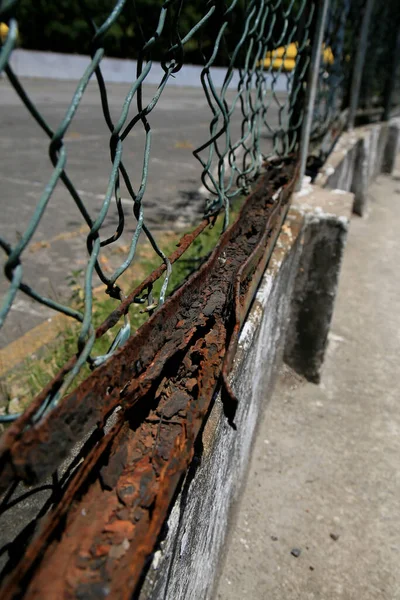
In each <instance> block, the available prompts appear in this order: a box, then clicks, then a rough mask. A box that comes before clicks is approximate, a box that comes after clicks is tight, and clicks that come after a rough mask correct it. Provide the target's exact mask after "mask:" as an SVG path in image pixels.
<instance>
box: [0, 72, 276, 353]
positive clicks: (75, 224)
mask: <svg viewBox="0 0 400 600" xmlns="http://www.w3.org/2000/svg"><path fill="white" fill-rule="evenodd" d="M23 84H24V86H25V88H26V90H27V92H28V94H29V95H30V96H31V98H32V100H33V101H34V102H35V103H36V105H37V106H38V108H39V109H40V111H41V112H42V114H43V116H44V117H45V118H46V120H47V121H48V123H49V124H50V125H51V127H52V128H57V126H58V124H59V123H60V122H61V121H62V119H63V117H64V115H65V112H66V110H67V107H68V104H69V102H70V100H71V97H72V95H73V92H74V90H75V88H76V83H75V82H71V81H50V80H39V79H26V80H23ZM128 89H129V85H128V84H118V83H113V84H112V85H108V90H109V102H110V108H111V113H112V117H113V119H115V120H117V119H118V118H119V115H120V112H121V109H122V105H123V102H124V99H125V96H126V93H127V91H128ZM156 89H157V88H156V86H154V85H146V86H145V88H144V97H145V100H146V99H149V98H151V97H152V96H153V95H154V93H155V91H156ZM233 94H234V92H229V93H228V99H229V100H232V98H233ZM282 97H285V95H283V96H282ZM0 99H1V100H0V123H1V136H0V208H1V219H0V235H1V236H3V237H4V238H5V239H6V240H7V241H8V242H9V243H11V244H13V243H15V242H16V240H17V239H18V238H19V236H20V235H21V233H22V232H23V231H24V230H25V228H26V226H27V224H28V222H29V219H30V218H31V216H32V215H33V212H34V209H35V206H36V204H37V202H38V200H39V198H40V195H41V193H42V191H43V189H44V187H45V185H46V183H47V182H48V180H49V178H50V175H51V173H52V166H51V163H50V160H49V158H48V145H49V140H48V138H47V137H46V135H45V134H44V133H43V132H42V131H41V129H40V128H39V127H38V125H37V124H36V123H35V122H34V120H33V119H32V118H31V116H30V115H29V113H28V112H27V110H26V109H25V107H24V106H23V105H22V103H21V101H20V100H19V98H18V96H17V95H16V93H15V91H14V90H13V88H12V87H11V86H10V84H9V83H8V80H7V79H6V78H3V79H1V80H0ZM239 112H240V111H237V112H235V114H234V116H233V118H232V136H233V139H235V137H237V136H238V135H239V131H240V115H239ZM134 114H135V108H134V107H133V108H132V116H133V115H134ZM277 115H278V109H277V106H276V104H274V103H272V106H271V110H270V122H271V125H272V127H273V126H274V124H276V123H277V118H278V117H277ZM210 119H211V110H210V108H209V107H208V105H207V102H206V99H205V96H204V93H203V91H202V90H201V89H193V88H183V87H181V88H178V87H172V88H168V87H167V88H166V89H165V90H164V92H163V95H162V96H161V98H160V100H159V103H158V105H157V107H156V109H155V110H154V111H153V112H152V113H151V114H150V115H149V117H148V120H149V122H150V124H151V127H152V148H151V158H150V166H149V178H148V183H147V188H146V193H145V196H144V199H143V206H144V213H145V219H146V222H147V224H148V226H149V227H150V228H151V229H152V230H154V231H155V232H156V237H157V230H159V229H177V230H179V229H182V227H184V226H186V227H187V226H188V224H189V223H191V222H196V221H198V220H199V219H200V216H201V214H202V213H203V210H204V203H205V198H204V196H203V195H202V194H201V193H199V187H200V184H201V181H200V175H201V171H202V167H201V165H200V164H199V162H198V161H197V160H196V158H195V157H194V156H193V154H192V153H193V150H194V149H195V148H196V147H198V146H200V145H201V144H202V143H204V142H205V141H206V140H207V139H208V138H209V123H210ZM65 144H66V149H67V155H68V158H67V172H68V174H69V175H70V177H71V179H72V180H73V182H74V184H75V186H76V188H77V189H78V190H80V192H81V196H82V198H83V199H84V201H85V202H86V205H87V207H88V210H89V212H90V214H91V215H92V217H93V218H96V216H97V215H98V214H99V211H100V208H101V205H102V202H103V199H104V194H105V192H106V189H107V184H108V178H109V175H110V171H111V163H110V157H109V133H108V130H107V127H106V124H105V122H104V118H103V116H102V111H101V105H100V99H99V93H98V88H97V84H96V83H95V82H91V83H90V84H89V86H88V88H87V90H86V92H85V94H84V96H83V99H82V102H81V104H80V106H79V109H78V111H77V113H76V115H75V117H74V119H73V122H72V124H71V126H70V128H69V129H68V132H67V134H66V136H65ZM270 147H271V139H270V138H269V137H267V136H266V137H265V139H263V149H264V150H265V151H267V149H268V148H270ZM143 149H144V130H143V127H142V126H141V124H139V125H138V126H136V127H135V128H134V130H133V131H132V132H131V133H130V135H129V136H128V137H127V139H126V140H125V142H124V151H123V158H124V161H125V164H126V166H127V169H128V171H129V174H130V176H131V180H132V182H133V187H134V189H135V190H137V189H138V188H139V185H140V180H141V176H142V164H143ZM122 196H123V206H124V210H125V215H126V232H125V234H124V235H123V237H122V238H121V240H120V243H121V245H123V246H126V244H127V243H128V242H129V240H130V238H131V235H132V232H133V231H134V228H135V225H136V220H135V219H134V217H133V214H132V202H131V201H130V199H129V195H128V193H127V191H126V189H125V188H124V187H123V188H122ZM116 223H117V213H116V209H115V206H114V205H113V204H112V205H111V207H110V210H109V215H108V216H107V219H106V222H105V226H104V230H103V231H102V236H103V235H104V236H106V235H107V234H109V233H113V232H114V231H115V226H116ZM83 224H84V222H83V219H82V217H81V215H80V213H79V211H78V209H77V208H76V206H75V204H74V202H73V200H72V198H71V197H70V195H69V193H68V191H67V190H66V189H65V188H64V186H63V185H62V183H59V184H58V185H57V188H56V190H55V192H54V194H53V196H52V198H51V200H50V202H49V204H48V207H47V209H46V213H45V215H44V217H43V219H42V221H41V223H40V225H39V227H38V230H37V232H36V233H35V235H34V237H33V239H32V242H31V245H30V247H28V249H27V250H26V251H25V253H24V256H23V264H24V267H25V268H24V279H25V281H27V282H28V283H30V284H33V283H34V284H35V285H36V288H37V289H39V290H40V291H41V292H42V293H43V294H47V295H49V296H50V297H52V298H59V299H62V298H65V297H66V296H67V295H68V287H67V284H66V282H67V277H68V275H70V273H71V271H73V270H76V269H81V268H83V267H84V266H85V263H86V261H87V251H86V245H85V235H86V233H85V232H81V231H80V228H81V227H82V225H83ZM177 239H178V238H177ZM60 240H61V241H62V243H60ZM32 248H33V249H34V250H32ZM3 262H4V258H2V264H3ZM93 283H94V285H95V286H96V285H98V284H99V281H98V280H96V279H94V281H93ZM7 287H8V281H7V280H6V279H5V277H4V276H3V275H1V277H0V295H1V296H3V294H4V293H5V291H6V289H7ZM52 314H54V313H53V311H51V310H49V309H47V308H44V307H42V306H38V305H36V304H33V303H32V301H30V300H29V299H27V298H26V297H25V296H23V295H22V294H20V295H19V296H18V304H17V305H16V308H14V309H12V311H11V313H10V315H9V317H8V319H7V322H6V324H5V326H4V327H3V329H2V332H1V333H0V345H1V346H4V345H6V344H7V343H9V342H11V341H13V340H14V339H15V338H16V337H18V336H19V335H21V334H23V333H24V332H26V331H28V330H29V329H31V328H32V327H34V326H35V325H37V324H38V323H40V322H41V321H43V319H46V318H48V317H50V316H51V315H52Z"/></svg>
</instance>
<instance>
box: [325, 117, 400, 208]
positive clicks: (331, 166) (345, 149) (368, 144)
mask: <svg viewBox="0 0 400 600" xmlns="http://www.w3.org/2000/svg"><path fill="white" fill-rule="evenodd" d="M399 140H400V118H395V119H392V120H391V121H389V122H387V123H375V124H373V125H368V126H366V127H359V128H357V129H354V130H352V131H348V132H345V133H343V134H342V136H341V137H340V139H339V141H338V143H337V144H336V146H335V149H334V151H333V152H332V154H331V155H330V156H329V158H328V160H327V162H326V163H325V165H324V167H323V168H322V169H321V172H320V173H319V175H318V177H317V178H316V181H315V183H316V185H319V186H321V187H327V188H331V189H341V190H346V191H351V192H353V193H354V207H353V210H354V212H355V213H356V214H358V215H360V216H363V215H364V214H365V212H366V211H367V190H368V186H369V184H370V182H371V181H372V179H374V178H375V177H376V176H377V175H378V174H379V173H382V172H383V173H391V172H392V170H393V168H394V159H395V157H396V154H397V152H398V150H399V143H400V142H399Z"/></svg>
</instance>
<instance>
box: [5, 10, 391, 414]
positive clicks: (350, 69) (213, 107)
mask: <svg viewBox="0 0 400 600" xmlns="http://www.w3.org/2000/svg"><path fill="white" fill-rule="evenodd" d="M28 4H29V3H27V2H26V1H24V2H18V0H2V2H1V3H0V21H1V22H3V23H4V24H6V27H7V32H6V34H2V46H1V54H0V71H2V72H4V73H5V75H6V77H7V78H8V81H9V84H10V85H11V86H12V87H13V89H14V90H15V92H16V93H17V95H18V96H19V99H20V102H21V103H22V105H24V107H25V109H26V110H27V113H28V114H29V115H30V118H31V119H33V120H34V121H35V122H36V124H37V126H38V128H39V129H40V130H41V132H42V135H43V136H47V138H48V140H49V142H48V155H49V161H50V162H51V165H52V173H51V176H50V178H49V180H48V182H47V184H46V186H45V187H44V189H43V191H42V194H41V195H40V196H38V198H37V203H36V206H35V209H34V212H33V215H32V217H31V219H30V220H29V222H27V223H25V224H23V230H22V231H20V234H19V239H18V240H17V241H16V242H13V241H12V239H11V238H8V239H6V238H1V239H0V246H1V248H2V250H3V253H4V257H5V260H4V274H5V277H6V278H7V280H8V282H9V285H8V289H7V291H6V293H5V296H4V298H3V302H2V306H1V309H0V326H1V325H2V324H3V323H4V322H5V321H6V319H8V318H10V309H11V307H12V306H13V303H15V302H16V300H17V299H18V297H19V295H20V294H24V295H27V296H29V297H30V298H31V299H33V300H34V301H35V302H37V303H38V304H41V305H44V306H46V307H48V308H50V309H52V310H54V311H56V312H58V313H62V314H64V315H66V316H67V317H68V318H69V319H70V321H71V322H72V323H76V325H75V326H74V329H73V332H74V336H75V338H76V339H75V344H74V349H73V351H72V352H71V353H70V354H71V356H70V357H69V361H67V363H66V366H65V367H63V368H62V370H61V375H60V374H58V376H57V377H56V384H55V385H51V384H49V386H48V392H46V394H45V397H44V399H43V402H42V403H41V406H40V408H39V409H38V411H37V412H36V413H35V414H34V415H33V416H32V419H31V421H32V423H36V422H38V421H40V420H41V419H42V418H43V416H44V415H45V414H47V412H48V411H49V410H51V409H53V408H54V407H55V406H57V405H58V403H59V402H60V401H61V399H62V397H63V396H64V395H65V393H66V391H67V390H68V389H69V388H70V386H71V384H73V383H74V382H76V381H77V376H78V374H79V373H81V377H82V369H83V368H85V369H86V371H85V370H84V371H83V372H84V374H85V375H87V373H88V372H89V371H88V369H91V370H94V369H96V368H98V367H99V366H100V365H102V364H103V363H104V362H105V361H107V360H108V359H109V358H110V357H111V356H112V355H113V354H114V353H115V352H116V350H117V349H119V348H121V347H122V346H123V345H124V343H126V341H127V340H128V339H129V337H130V336H131V334H132V332H133V331H134V329H135V328H136V326H134V325H133V324H132V311H135V310H136V311H137V310H138V309H140V313H141V314H144V317H143V318H145V317H146V316H151V315H152V314H153V312H154V311H156V310H158V309H159V307H161V306H162V305H163V303H164V302H165V299H166V297H167V296H168V294H170V293H171V291H172V290H173V288H174V286H171V285H170V282H171V275H172V273H173V269H174V266H173V263H174V262H175V261H176V260H178V259H179V258H180V256H181V255H182V254H183V252H185V251H186V250H187V249H188V248H189V246H190V245H191V244H193V243H194V242H195V240H196V239H197V238H198V236H200V235H201V234H202V232H203V231H204V230H205V229H206V227H207V226H208V225H209V224H210V223H214V222H215V220H216V218H217V216H218V215H219V214H221V215H223V227H222V230H225V229H226V228H227V227H228V225H229V222H230V218H231V217H230V211H231V208H232V202H233V201H234V200H235V198H241V197H243V196H245V195H247V194H248V193H249V191H250V189H251V187H252V185H253V183H254V181H256V180H257V178H258V176H259V174H260V173H261V171H262V169H263V165H264V164H265V162H266V161H270V160H275V163H274V164H275V165H277V166H276V168H278V164H279V161H278V162H276V160H277V159H288V158H290V160H293V162H296V161H298V160H299V156H300V155H301V153H303V154H304V153H307V154H312V155H314V158H315V157H317V167H318V166H319V165H320V164H321V162H322V161H323V159H324V158H325V157H326V155H327V154H328V153H329V151H330V150H331V149H332V147H333V145H334V143H335V140H336V139H337V137H338V135H339V133H340V132H341V131H342V130H343V128H344V127H345V125H346V110H347V109H348V107H349V103H350V101H351V96H352V88H353V87H354V69H355V66H354V65H355V64H360V63H357V55H360V44H361V43H362V42H361V37H360V36H361V30H362V26H363V23H364V25H365V26H367V27H368V23H367V24H365V14H366V5H367V4H368V2H366V1H365V0H330V1H329V2H327V0H325V2H322V3H321V2H307V1H306V0H232V1H230V2H222V1H220V0H212V1H210V2H208V3H203V2H195V1H193V2H187V1H186V2H185V1H184V0H164V1H163V2H161V1H160V2H155V3H154V4H153V5H152V16H151V19H150V18H148V19H146V18H145V17H146V15H147V14H148V13H147V12H146V9H145V7H144V5H143V3H140V2H137V3H128V2H127V1H126V0H118V1H117V2H115V3H112V2H108V3H107V2H105V3H102V5H101V7H98V6H97V5H96V4H95V3H93V2H89V1H86V0H80V1H79V2H78V3H77V4H76V6H77V7H78V9H77V10H76V11H75V14H74V16H73V17H72V16H71V20H72V22H73V23H74V24H75V27H78V26H77V25H76V24H77V23H78V22H79V24H80V25H79V36H78V38H79V44H80V46H79V47H82V48H87V49H89V50H90V57H91V60H90V63H89V65H88V67H87V68H86V70H85V72H84V73H82V77H81V79H80V81H79V82H78V84H77V86H76V89H75V92H74V94H73V96H72V97H71V98H70V99H69V105H68V108H67V110H66V112H65V114H64V115H60V119H59V122H58V124H57V126H56V127H51V126H50V124H49V123H48V121H47V120H46V116H45V114H43V112H42V111H40V110H39V108H38V107H37V106H36V105H35V103H34V101H33V100H32V99H31V98H30V96H29V94H28V92H27V89H26V85H25V82H24V81H23V80H21V79H20V78H19V77H18V76H17V74H16V73H15V71H14V70H13V68H12V66H11V57H12V53H13V50H14V49H15V48H16V47H17V45H18V31H19V30H21V31H26V30H27V24H26V22H25V21H24V19H26V18H27V14H28V13H29V10H28V9H27V6H28ZM323 6H325V8H326V11H325V12H324V13H323ZM106 7H107V8H106ZM28 8H29V7H28ZM64 9H65V7H64ZM65 10H66V9H65ZM32 11H33V8H32ZM374 11H375V13H374V14H373V17H372V21H371V24H370V27H369V36H368V48H367V49H366V50H363V56H362V64H363V65H364V68H363V75H362V78H361V83H360V86H361V89H360V90H359V91H358V92H357V94H356V95H357V103H358V108H359V115H362V116H363V117H364V118H370V116H371V115H374V116H376V114H378V118H379V117H382V116H383V115H384V114H385V115H386V117H385V118H387V116H388V114H389V113H390V112H391V111H392V109H394V108H396V106H398V89H399V85H398V80H399V77H398V73H399V65H398V60H397V55H398V45H399V39H398V34H397V29H396V28H395V27H392V26H391V24H392V23H393V22H394V21H395V22H397V23H398V22H399V8H398V6H397V3H396V2H387V3H386V4H385V6H384V7H383V8H382V7H381V5H378V3H376V6H375V8H374ZM37 13H38V8H37V7H35V13H34V14H35V18H36V19H39V21H40V16H39V17H37ZM32 14H33V13H32ZM66 14H68V13H66ZM19 18H20V19H22V22H21V23H19V21H18V19H19ZM52 18H53V19H54V18H55V16H54V15H53V16H52ZM77 19H78V21H77ZM64 25H65V24H64ZM118 27H120V30H121V31H125V32H126V33H125V36H128V37H129V36H130V38H132V46H130V48H132V49H133V50H132V55H133V56H134V57H135V58H136V61H137V63H136V64H137V70H136V73H135V74H134V75H133V76H132V82H131V85H130V87H129V90H128V92H127V93H126V96H125V99H124V101H123V103H122V105H121V106H120V112H119V115H118V117H117V118H115V117H112V114H111V110H110V104H109V94H110V88H109V86H108V85H107V84H106V82H105V80H104V77H103V71H102V61H103V59H104V56H105V49H106V48H107V47H109V45H110V44H109V40H110V36H111V37H112V36H113V35H114V36H115V32H116V31H117V29H118ZM318 29H319V30H318ZM63 31H64V30H63ZM320 34H322V39H323V42H322V46H321V47H320V48H318V49H317V51H316V52H315V51H314V54H313V48H314V50H315V44H317V43H318V40H319V39H320V37H319V35H320ZM122 37H123V36H122ZM78 38H77V39H78ZM121 39H122V38H121ZM41 44H42V46H43V47H45V48H48V46H46V44H45V43H44V42H43V41H42V42H41ZM43 44H44V45H43ZM77 44H78V42H77ZM121 47H122V46H121ZM50 49H51V47H50ZM186 55H189V56H190V57H191V58H192V60H193V58H195V60H197V62H199V63H201V71H200V75H199V82H198V83H199V94H201V95H203V97H204V98H205V100H206V102H207V105H208V108H209V124H208V132H206V128H204V141H203V143H201V145H199V146H198V147H197V148H196V149H194V151H193V155H194V157H195V158H196V159H197V161H198V172H197V178H198V182H199V184H200V183H201V184H202V186H203V190H205V194H206V203H205V211H204V219H203V221H202V223H201V224H200V225H199V227H198V228H197V229H196V230H195V232H194V233H193V234H192V235H190V236H185V237H184V238H183V240H181V241H180V242H179V244H178V246H179V250H178V251H177V252H175V253H173V254H172V255H171V256H168V253H166V252H165V251H164V250H163V249H162V248H161V246H160V244H159V243H158V242H157V239H156V236H155V235H154V234H153V232H152V231H151V228H150V226H149V225H148V223H147V219H146V205H147V203H149V201H151V198H149V193H148V191H147V189H146V188H147V187H148V182H149V163H150V158H151V156H152V144H153V143H154V139H153V138H154V135H153V128H152V117H153V115H154V113H155V112H156V111H157V110H158V104H159V102H160V99H161V98H162V97H163V94H164V92H165V90H166V89H167V88H168V86H169V84H170V82H171V80H172V79H173V78H174V76H175V75H176V74H177V73H178V72H179V71H180V70H181V69H182V67H183V66H184V64H185V57H186ZM154 57H156V59H157V61H158V62H157V63H156V62H154ZM313 57H314V58H313ZM159 66H161V76H160V79H159V83H158V85H157V86H156V88H154V87H151V86H149V85H147V78H148V77H149V74H150V73H154V71H155V69H156V67H159ZM217 67H218V68H221V67H222V68H223V69H224V78H223V82H222V85H221V84H218V83H217V80H216V78H215V69H216V68H217ZM313 71H314V75H315V74H317V77H316V79H315V82H316V83H315V86H316V89H315V94H316V97H315V103H313V106H312V111H311V123H305V114H306V113H307V112H310V111H307V110H306V109H308V108H310V107H309V102H310V96H311V91H312V90H311V88H310V86H309V83H310V81H311V80H312V79H311V77H312V74H313ZM90 80H92V81H96V82H97V87H98V102H99V105H101V109H102V113H103V118H104V123H105V126H106V127H107V129H108V131H109V139H108V142H109V159H110V163H109V164H110V166H109V176H108V186H107V189H106V190H104V197H103V200H102V204H101V207H100V209H99V210H98V212H93V211H92V210H90V208H89V207H88V205H87V203H86V202H85V197H84V196H83V195H82V194H81V193H80V190H79V186H78V184H77V183H76V182H75V181H74V177H73V176H71V175H70V173H69V167H68V152H67V147H66V144H65V137H66V135H67V133H68V132H69V131H70V129H71V124H72V123H73V122H74V118H75V116H76V113H77V111H78V110H79V108H80V105H81V102H82V98H83V97H84V95H85V93H86V91H87V87H88V84H89V81H90ZM182 94H184V91H182ZM353 96H354V90H353ZM358 98H359V100H358ZM376 111H377V112H376ZM272 114H273V115H275V116H274V117H271V115H272ZM343 115H345V116H343ZM307 126H308V127H309V128H310V129H311V132H310V136H308V137H309V139H307V140H306V141H307V145H308V143H310V144H311V145H310V149H309V150H308V147H307V145H305V144H304V143H303V146H302V145H301V144H300V140H301V135H302V132H303V133H304V130H305V129H304V128H305V127H307ZM128 139H130V140H135V143H136V144H137V145H138V147H139V148H142V149H143V152H142V157H141V162H142V168H141V174H140V176H139V177H133V174H132V169H131V165H130V164H129V163H128V162H126V160H125V159H124V144H125V143H126V142H127V140H128ZM139 140H140V141H139ZM304 146H306V147H304ZM15 160H16V161H18V157H17V156H16V157H15ZM311 162H312V157H311ZM314 162H315V161H314ZM309 164H310V159H309ZM60 184H62V185H63V186H64V187H65V189H66V190H67V191H68V193H69V197H70V201H71V206H72V204H74V205H75V207H76V208H77V209H78V211H79V214H80V219H81V223H82V224H83V225H84V227H86V228H87V235H86V249H85V248H84V247H82V251H81V253H82V256H83V255H84V253H85V252H86V256H87V263H86V268H85V272H84V281H83V283H82V293H81V295H80V298H81V302H80V303H79V304H77V303H76V302H71V301H67V300H66V299H63V298H62V299H59V298H57V297H56V296H55V297H50V296H45V295H44V294H43V293H42V292H41V290H40V289H39V288H37V287H35V286H34V285H30V284H28V283H27V282H26V279H25V270H24V257H25V255H26V252H27V249H28V248H29V247H30V245H31V244H32V239H33V237H34V235H35V233H36V232H37V231H38V228H40V224H41V221H42V219H43V217H44V215H45V214H46V211H47V210H48V206H49V203H50V202H51V199H52V197H53V194H54V191H55V188H56V187H57V186H58V185H60ZM123 195H127V196H128V198H129V199H130V202H131V206H130V209H129V210H127V208H126V204H124V205H123V203H122V196H123ZM110 215H112V216H113V217H114V219H115V222H116V227H115V232H114V233H113V234H112V235H108V234H107V235H106V234H105V221H106V218H108V217H110ZM132 219H134V221H135V225H134V231H133V233H132V234H131V235H129V239H130V241H129V244H128V247H127V248H125V251H124V252H123V253H122V254H123V259H122V260H121V262H120V264H118V265H117V266H116V268H114V270H113V272H112V273H109V272H107V271H106V269H105V268H104V267H103V262H102V256H103V252H104V251H105V250H106V249H107V247H110V246H113V245H118V244H119V243H120V242H121V239H122V236H123V234H126V232H127V227H128V224H131V222H132ZM20 228H21V225H20ZM143 237H144V238H146V239H147V241H148V243H149V244H150V247H151V249H152V252H153V254H154V256H155V257H157V260H159V262H160V263H161V264H160V266H159V268H158V269H157V270H156V271H155V272H154V273H153V274H148V275H147V277H146V278H145V279H144V280H143V281H142V283H140V284H139V285H137V286H136V287H135V289H134V290H132V289H131V288H130V287H129V283H128V285H127V284H126V281H124V282H123V276H124V274H125V273H126V272H127V271H128V269H130V267H131V266H132V264H133V263H134V261H135V257H136V255H137V249H138V244H139V238H140V239H142V238H143ZM98 283H101V285H102V286H103V289H104V290H105V291H106V293H107V295H108V296H109V297H110V299H111V301H112V302H113V303H114V307H112V306H110V313H111V314H110V315H108V317H107V319H106V320H105V321H104V322H103V323H102V324H100V325H99V326H98V325H96V324H95V320H94V318H93V310H94V309H93V306H94V296H93V288H94V287H95V285H97V284H98ZM175 287H176V282H175ZM116 323H118V327H117V329H116V330H115V327H116ZM111 324H112V326H113V327H114V329H113V330H112V331H113V332H114V333H113V339H111V340H110V344H109V347H108V348H107V349H106V350H104V347H103V346H100V345H99V344H98V341H99V339H100V338H103V337H104V336H105V334H107V335H108V337H110V333H109V332H110V330H111ZM107 339H108V338H107ZM96 344H97V345H96ZM53 375H54V374H53ZM44 387H45V389H47V388H46V386H44ZM7 410H8V409H6V414H2V415H0V421H1V422H3V423H7V422H11V421H14V420H15V419H17V418H18V416H19V414H18V413H15V412H14V413H7Z"/></svg>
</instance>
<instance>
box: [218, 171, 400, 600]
mask: <svg viewBox="0 0 400 600" xmlns="http://www.w3.org/2000/svg"><path fill="white" fill-rule="evenodd" d="M399 230H400V161H399V162H398V165H397V169H396V171H395V173H394V174H393V176H392V177H389V176H381V177H380V178H379V179H378V180H377V182H376V183H375V184H374V185H373V186H372V187H371V189H370V211H369V214H368V216H367V217H366V218H363V219H360V218H356V217H355V218H353V221H352V224H351V228H350V234H349V240H348V245H347V249H346V253H345V259H344V264H343V270H342V275H341V280H340V286H339V293H338V298H337V303H336V309H335V314H334V319H333V323H332V329H331V335H330V343H329V349H328V353H327V357H326V362H325V366H324V370H323V374H322V381H321V384H320V385H318V386H316V385H314V384H310V383H307V382H305V381H304V380H303V379H302V378H300V377H299V376H298V375H296V374H295V373H293V372H292V371H290V370H289V369H288V368H284V369H283V372H282V373H281V375H280V378H279V381H278V385H277V387H276V390H275V393H274V395H273V397H272V398H271V401H270V403H269V405H268V408H267V409H266V411H265V416H264V419H263V422H262V423H261V424H260V427H259V431H258V435H257V438H256V442H255V448H254V451H253V457H252V461H251V465H250V468H249V475H248V481H247V484H246V489H245V491H244V495H243V497H242V499H241V501H240V504H239V506H238V507H237V515H236V519H235V522H234V523H232V527H231V538H230V540H229V543H228V548H227V552H226V557H225V566H224V568H223V570H222V574H221V578H220V581H219V586H218V588H217V590H216V592H215V596H214V597H215V598H216V599H218V600H236V599H238V600H239V599H240V600H242V599H244V598H246V599H249V600H261V599H262V600H297V599H301V600H303V599H304V600H311V599H313V600H333V599H337V598H341V599H349V600H350V599H351V600H372V599H373V600H377V599H382V600H395V599H400V406H399V390H398V388H399V382H400V366H399V362H400V283H399V265H400V243H399V233H398V232H399ZM296 555H297V556H296Z"/></svg>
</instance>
